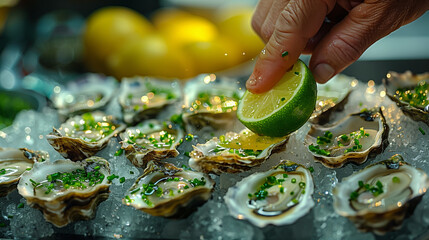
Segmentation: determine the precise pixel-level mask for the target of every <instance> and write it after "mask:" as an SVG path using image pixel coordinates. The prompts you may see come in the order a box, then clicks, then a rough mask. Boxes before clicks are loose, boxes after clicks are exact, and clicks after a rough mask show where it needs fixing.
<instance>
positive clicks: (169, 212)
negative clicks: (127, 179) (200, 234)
mask: <svg viewBox="0 0 429 240" xmlns="http://www.w3.org/2000/svg"><path fill="white" fill-rule="evenodd" d="M167 177H172V178H173V177H183V178H184V179H194V178H198V179H200V178H201V177H204V179H205V180H206V183H205V185H204V186H198V187H193V188H190V189H189V190H187V191H186V192H184V193H183V194H180V195H179V196H175V197H174V198H171V199H162V200H160V201H159V202H154V203H153V205H151V206H149V205H148V204H147V203H145V202H144V201H142V198H141V196H140V192H135V193H132V192H133V191H134V190H135V189H137V188H139V187H140V186H141V185H142V184H149V183H150V182H153V183H155V182H159V181H162V179H165V178H167ZM214 184H215V183H214V182H213V180H211V178H210V177H209V176H208V175H206V174H203V173H200V172H194V171H191V170H184V169H182V168H177V167H175V166H174V165H172V164H169V163H162V162H154V161H151V162H149V164H148V166H147V168H146V169H145V171H144V173H143V175H142V176H141V177H139V178H138V179H137V180H136V182H135V183H134V185H133V186H132V187H131V188H130V189H129V190H128V191H127V193H126V194H127V197H129V201H127V200H126V199H123V200H122V202H123V203H124V204H126V205H130V206H132V207H134V208H136V209H138V210H141V211H144V212H146V213H148V214H150V215H153V216H162V217H169V218H181V217H186V216H188V215H189V214H190V213H191V212H192V211H193V210H195V208H196V207H198V206H199V205H201V204H203V203H204V202H206V201H207V200H208V199H209V198H210V196H211V192H212V191H213V188H214Z"/></svg>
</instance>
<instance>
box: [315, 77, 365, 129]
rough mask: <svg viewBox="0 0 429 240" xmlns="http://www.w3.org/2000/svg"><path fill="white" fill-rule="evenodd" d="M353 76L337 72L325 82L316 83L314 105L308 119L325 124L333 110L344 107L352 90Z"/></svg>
mask: <svg viewBox="0 0 429 240" xmlns="http://www.w3.org/2000/svg"><path fill="white" fill-rule="evenodd" d="M354 81H357V80H356V79H355V78H352V77H349V76H346V75H343V74H338V75H336V76H335V77H333V78H332V79H331V80H329V81H328V82H327V83H325V84H317V100H316V107H315V109H314V112H313V114H312V115H311V117H310V119H309V121H310V122H311V123H314V124H325V123H327V122H328V121H329V117H330V116H331V114H332V113H333V112H335V111H341V110H343V109H344V105H345V104H346V103H347V101H348V98H349V96H350V94H351V92H352V90H353V85H354V84H355V83H354Z"/></svg>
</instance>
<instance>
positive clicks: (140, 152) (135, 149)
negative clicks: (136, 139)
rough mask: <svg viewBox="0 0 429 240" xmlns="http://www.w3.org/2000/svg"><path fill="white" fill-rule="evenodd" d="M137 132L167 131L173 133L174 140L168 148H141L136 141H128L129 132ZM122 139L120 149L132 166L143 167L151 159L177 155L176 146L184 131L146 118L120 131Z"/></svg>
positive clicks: (169, 124) (135, 133) (180, 140)
mask: <svg viewBox="0 0 429 240" xmlns="http://www.w3.org/2000/svg"><path fill="white" fill-rule="evenodd" d="M137 131H138V133H143V134H151V133H153V132H159V131H167V132H170V133H171V134H174V135H175V141H174V143H173V144H172V145H171V146H170V147H169V148H148V147H146V148H142V147H141V146H140V145H139V144H137V143H128V139H129V137H130V134H134V135H138V134H137ZM119 136H120V137H121V139H122V141H121V144H122V149H124V150H125V155H126V156H127V158H128V160H130V161H131V162H132V163H133V164H134V166H136V167H140V168H145V167H146V165H147V163H148V162H149V161H152V160H155V161H156V160H162V159H166V158H170V157H176V156H177V155H179V152H178V151H177V147H178V146H179V145H180V143H181V142H182V141H183V137H184V132H183V130H182V129H181V128H179V127H177V126H174V125H172V124H171V123H166V126H164V124H162V123H161V122H159V121H157V120H148V121H146V122H144V124H142V125H141V126H136V127H131V128H127V129H125V131H124V132H122V133H120V134H119Z"/></svg>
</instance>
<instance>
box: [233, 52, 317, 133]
mask: <svg viewBox="0 0 429 240" xmlns="http://www.w3.org/2000/svg"><path fill="white" fill-rule="evenodd" d="M316 97H317V87H316V82H315V80H314V77H313V75H312V74H311V72H310V70H309V69H308V67H307V66H306V65H305V64H304V63H303V62H302V61H301V60H298V61H297V62H296V63H295V64H294V65H293V67H292V69H291V70H289V71H288V72H286V73H285V75H284V76H283V78H282V79H281V80H280V81H279V82H278V83H277V84H276V85H275V86H274V87H273V88H272V89H271V90H269V91H268V92H265V93H262V94H253V93H251V92H249V91H246V93H245V94H244V95H243V97H242V99H241V100H240V102H239V104H238V109H237V116H238V119H239V120H240V121H241V122H242V123H243V124H244V125H245V126H246V127H247V128H249V129H250V130H252V131H253V132H255V133H257V134H259V135H265V136H270V137H281V136H286V135H288V134H289V133H291V132H293V131H295V130H297V129H298V128H300V127H301V126H302V125H304V123H305V122H306V121H307V120H308V118H310V116H311V113H312V112H313V110H314V106H315V104H316Z"/></svg>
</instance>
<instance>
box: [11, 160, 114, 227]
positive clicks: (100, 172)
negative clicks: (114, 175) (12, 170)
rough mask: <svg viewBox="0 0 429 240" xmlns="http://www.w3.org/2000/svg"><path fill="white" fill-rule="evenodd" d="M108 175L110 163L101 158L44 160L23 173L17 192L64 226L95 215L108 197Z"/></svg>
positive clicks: (31, 204)
mask: <svg viewBox="0 0 429 240" xmlns="http://www.w3.org/2000/svg"><path fill="white" fill-rule="evenodd" d="M109 175H110V168H109V163H108V162H107V161H106V160H105V159H103V158H100V157H90V158H87V159H84V160H82V161H80V162H72V161H70V160H68V159H62V160H56V161H55V162H44V163H41V164H35V165H34V167H33V169H32V170H30V171H28V172H25V173H24V174H23V175H22V177H21V180H20V181H19V184H18V191H19V194H21V196H23V197H24V198H25V199H26V200H27V204H28V205H30V206H31V207H34V208H37V209H39V210H41V211H42V212H43V216H44V217H45V219H46V220H47V221H49V222H51V223H52V224H54V225H55V226H57V227H64V226H65V225H67V224H69V223H70V222H72V221H76V220H87V219H90V218H92V217H94V215H95V208H96V206H97V205H98V204H99V203H100V202H102V201H104V200H106V199H107V198H108V196H109V187H110V182H109V180H108V179H107V177H108V176H109Z"/></svg>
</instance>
